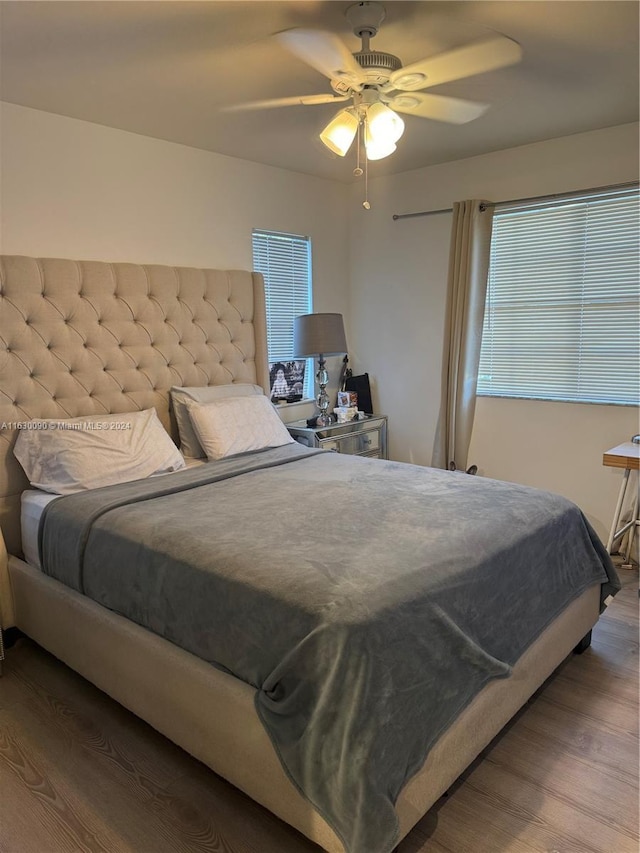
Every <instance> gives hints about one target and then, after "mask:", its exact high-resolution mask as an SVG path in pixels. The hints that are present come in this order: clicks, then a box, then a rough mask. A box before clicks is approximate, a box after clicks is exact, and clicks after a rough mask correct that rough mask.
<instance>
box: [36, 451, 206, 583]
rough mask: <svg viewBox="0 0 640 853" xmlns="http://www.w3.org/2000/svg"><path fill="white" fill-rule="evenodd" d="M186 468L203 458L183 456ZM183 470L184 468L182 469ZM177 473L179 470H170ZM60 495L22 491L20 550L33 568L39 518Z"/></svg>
mask: <svg viewBox="0 0 640 853" xmlns="http://www.w3.org/2000/svg"><path fill="white" fill-rule="evenodd" d="M184 461H185V463H186V466H187V468H193V467H195V466H196V465H205V464H206V460H205V459H190V458H185V460H184ZM183 470H184V469H183ZM171 473H179V472H171ZM170 475H171V474H170V473H169V474H156V475H155V476H157V477H169V476H170ZM59 497H60V495H52V494H51V492H43V491H42V490H41V489H27V490H26V491H24V492H23V493H22V497H21V507H20V527H21V529H22V552H23V554H24V559H25V562H26V563H29V565H30V566H33V567H34V568H35V569H40V568H41V566H40V552H39V550H38V528H39V527H40V518H41V517H42V513H43V512H44V508H45V507H46V506H47V504H49V503H51V501H54V500H55V499H56V498H59Z"/></svg>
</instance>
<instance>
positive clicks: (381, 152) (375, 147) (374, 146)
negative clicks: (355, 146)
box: [364, 133, 396, 160]
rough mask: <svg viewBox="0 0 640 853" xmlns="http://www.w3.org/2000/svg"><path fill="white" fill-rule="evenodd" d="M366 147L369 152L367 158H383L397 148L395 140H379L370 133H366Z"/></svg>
mask: <svg viewBox="0 0 640 853" xmlns="http://www.w3.org/2000/svg"><path fill="white" fill-rule="evenodd" d="M364 147H365V150H366V152H367V160H382V158H383V157H388V156H389V154H393V152H394V151H395V150H396V144H395V142H388V141H378V140H376V139H372V138H371V137H370V136H369V134H368V133H365V135H364Z"/></svg>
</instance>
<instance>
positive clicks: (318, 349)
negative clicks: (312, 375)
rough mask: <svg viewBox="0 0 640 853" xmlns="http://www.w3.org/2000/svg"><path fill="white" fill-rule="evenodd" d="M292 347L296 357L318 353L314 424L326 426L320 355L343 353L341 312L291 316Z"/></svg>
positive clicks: (326, 401)
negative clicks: (316, 409)
mask: <svg viewBox="0 0 640 853" xmlns="http://www.w3.org/2000/svg"><path fill="white" fill-rule="evenodd" d="M293 351H294V355H295V357H296V358H298V357H299V358H308V357H310V356H314V357H315V356H317V357H318V372H317V373H316V379H317V381H318V385H319V387H320V390H319V392H318V396H317V397H316V403H317V405H318V408H319V409H320V414H319V415H318V418H317V420H316V424H317V425H318V426H329V424H330V423H331V417H330V416H329V414H328V412H327V409H328V408H329V396H328V394H327V391H326V388H327V382H328V381H329V374H328V373H327V370H326V368H325V360H324V359H325V356H326V355H343V354H344V353H345V352H346V351H347V339H346V337H345V334H344V323H343V321H342V314H302V315H300V316H299V317H294V319H293Z"/></svg>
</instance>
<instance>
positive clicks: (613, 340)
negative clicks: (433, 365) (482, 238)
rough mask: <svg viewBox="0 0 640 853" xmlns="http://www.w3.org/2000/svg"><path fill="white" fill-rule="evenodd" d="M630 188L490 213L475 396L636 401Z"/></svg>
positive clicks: (639, 377) (638, 375)
mask: <svg viewBox="0 0 640 853" xmlns="http://www.w3.org/2000/svg"><path fill="white" fill-rule="evenodd" d="M638 224H639V220H638V189H637V188H633V189H620V190H618V191H609V192H608V193H593V194H584V195H581V196H578V197H576V196H575V195H574V196H573V197H570V196H567V197H564V198H562V199H559V200H557V201H554V202H549V201H546V202H544V203H543V202H540V203H537V204H528V205H520V206H518V205H514V204H511V205H504V206H498V207H496V211H495V214H494V225H493V236H492V240H491V258H490V266H489V281H488V287H487V302H486V310H485V319H484V329H483V333H482V352H481V358H480V369H479V376H478V393H479V394H484V395H488V396H497V397H530V398H536V399H544V400H569V401H574V402H588V403H618V404H626V405H633V404H637V403H638V398H639V391H640V389H639V383H640V359H639V344H640V315H639V305H638V261H639V257H638V254H639V253H638V243H639V240H638Z"/></svg>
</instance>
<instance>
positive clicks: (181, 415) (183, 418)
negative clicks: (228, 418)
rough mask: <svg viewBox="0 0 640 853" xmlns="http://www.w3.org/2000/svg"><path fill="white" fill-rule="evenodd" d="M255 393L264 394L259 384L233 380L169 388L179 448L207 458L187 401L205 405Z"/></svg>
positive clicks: (189, 454) (191, 454)
mask: <svg viewBox="0 0 640 853" xmlns="http://www.w3.org/2000/svg"><path fill="white" fill-rule="evenodd" d="M256 394H264V391H263V390H262V388H261V387H260V386H259V385H251V384H249V383H247V382H235V383H233V384H232V385H206V386H203V387H201V388H180V387H178V386H174V387H173V388H172V389H171V402H172V403H173V411H174V413H175V416H176V423H177V424H178V433H179V435H180V449H181V450H182V453H183V455H184V456H188V457H190V458H192V459H206V458H207V454H206V453H205V452H204V450H203V449H202V445H201V444H200V442H199V441H198V436H197V435H196V433H195V430H194V428H193V426H192V424H191V419H190V417H189V412H188V410H187V403H188V402H195V403H200V404H201V405H206V404H207V403H214V402H216V400H223V399H225V398H226V397H251V396H254V395H256Z"/></svg>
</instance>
